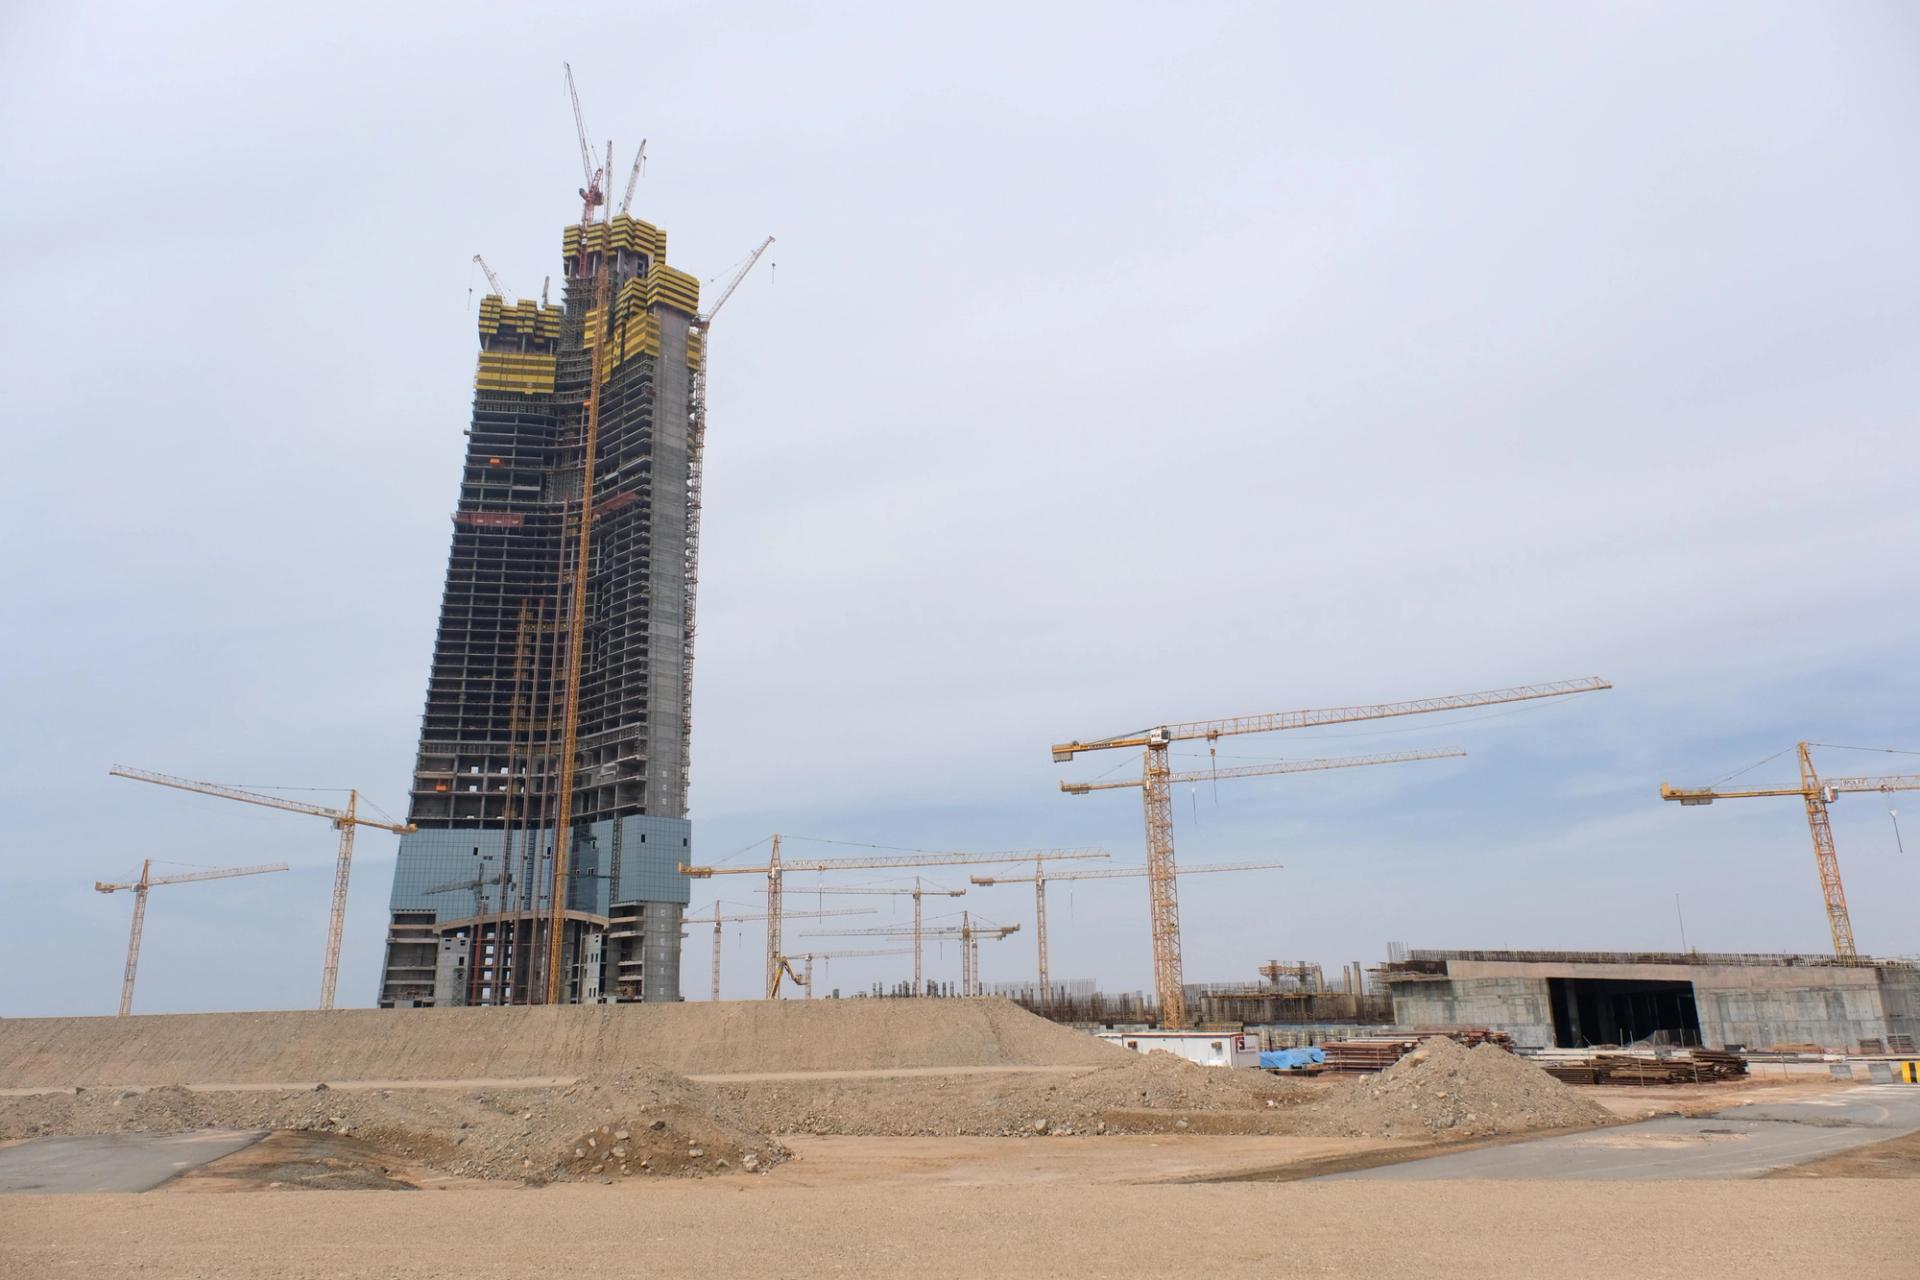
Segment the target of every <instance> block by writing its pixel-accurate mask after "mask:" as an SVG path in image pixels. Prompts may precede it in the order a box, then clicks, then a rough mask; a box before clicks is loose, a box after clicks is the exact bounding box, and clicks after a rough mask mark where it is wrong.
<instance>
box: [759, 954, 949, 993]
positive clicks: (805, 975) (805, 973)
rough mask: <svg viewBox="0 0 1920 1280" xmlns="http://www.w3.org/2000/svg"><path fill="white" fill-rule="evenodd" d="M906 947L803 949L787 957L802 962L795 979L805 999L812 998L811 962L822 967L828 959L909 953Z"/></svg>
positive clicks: (849, 958)
mask: <svg viewBox="0 0 1920 1280" xmlns="http://www.w3.org/2000/svg"><path fill="white" fill-rule="evenodd" d="M911 954H912V951H911V949H910V948H907V947H862V948H860V949H858V950H855V951H803V952H801V953H800V954H799V955H797V956H790V957H788V958H789V959H792V960H799V961H801V962H802V964H801V969H800V976H799V977H798V978H797V979H795V981H797V982H798V983H799V984H800V986H801V988H802V989H804V990H805V991H806V993H807V997H806V998H807V999H809V1000H811V999H813V962H814V961H815V960H819V961H821V962H822V967H823V968H824V967H825V962H826V961H829V960H851V959H853V958H854V957H856V956H904V955H911ZM915 994H918V993H917V992H916V993H915Z"/></svg>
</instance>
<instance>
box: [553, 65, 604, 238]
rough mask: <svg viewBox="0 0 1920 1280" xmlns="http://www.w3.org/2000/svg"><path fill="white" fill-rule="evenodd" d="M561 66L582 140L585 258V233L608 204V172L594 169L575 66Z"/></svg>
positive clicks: (582, 232) (581, 218) (574, 122)
mask: <svg viewBox="0 0 1920 1280" xmlns="http://www.w3.org/2000/svg"><path fill="white" fill-rule="evenodd" d="M560 65H561V66H563V67H565V68H566V71H567V99H568V101H570V102H572V103H573V131H574V133H575V134H577V135H578V136H579V139H580V175H581V179H582V181H583V182H584V183H585V185H584V186H582V187H581V188H580V199H581V200H582V201H584V202H585V204H586V212H585V213H583V214H582V215H581V217H580V231H581V236H582V246H581V250H580V252H581V254H582V256H584V255H585V254H586V247H585V233H586V230H587V226H588V224H590V223H591V222H592V221H593V211H594V210H595V209H596V208H598V207H599V206H601V205H603V204H605V203H606V202H607V197H606V196H605V195H604V194H603V193H602V192H601V190H600V180H601V179H602V178H603V177H605V176H606V172H607V171H606V169H604V168H601V169H595V168H594V167H593V147H592V146H591V145H590V144H589V143H588V142H587V138H588V137H589V136H590V135H589V134H588V133H587V118H586V116H585V115H584V114H583V113H582V112H581V110H580V91H579V90H578V89H577V88H575V87H574V83H573V64H572V63H571V62H563V63H561V64H560ZM609 163H611V157H609Z"/></svg>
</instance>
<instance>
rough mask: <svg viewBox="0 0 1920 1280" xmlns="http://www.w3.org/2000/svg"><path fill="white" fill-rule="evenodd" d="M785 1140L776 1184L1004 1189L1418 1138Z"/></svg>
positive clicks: (1190, 1169) (1361, 1148) (1395, 1145)
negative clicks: (789, 1153) (785, 1155)
mask: <svg viewBox="0 0 1920 1280" xmlns="http://www.w3.org/2000/svg"><path fill="white" fill-rule="evenodd" d="M787 1145H788V1146H789V1147H790V1148H792V1150H793V1159H792V1160H791V1161H789V1162H787V1163H786V1164H782V1165H780V1166H778V1167H776V1168H775V1169H774V1170H773V1172H772V1173H770V1174H768V1175H767V1178H768V1181H770V1182H772V1183H775V1184H777V1185H781V1186H794V1187H844V1186H852V1185H856V1184H876V1183H884V1184H887V1185H894V1186H908V1185H914V1186H940V1187H1009V1186H1032V1185H1039V1184H1050V1183H1080V1184H1082V1185H1087V1186H1095V1185H1099V1186H1123V1185H1137V1184H1143V1183H1155V1182H1177V1181H1183V1180H1186V1179H1190V1178H1207V1177H1235V1176H1238V1175H1242V1174H1245V1173H1248V1172H1251V1171H1254V1170H1259V1169H1266V1168H1271V1167H1272V1166H1274V1165H1280V1164H1287V1165H1292V1164H1298V1163H1302V1162H1307V1161H1314V1162H1318V1161H1322V1160H1331V1159H1342V1158H1349V1157H1353V1156H1356V1155H1361V1154H1368V1153H1373V1152H1381V1151H1399V1150H1404V1149H1406V1148H1409V1147H1412V1146H1414V1145H1415V1144H1413V1143H1410V1142H1400V1141H1385V1140H1381V1139H1367V1138H1317V1137H1269V1136H1264V1135H1262V1136H1257V1137H1254V1136H1210V1135H1199V1134H1161V1135H1154V1136H1144V1135H1134V1136H1124V1137H1105V1138H1100V1139H1097V1140H1094V1141H1090V1142H1009V1141H1007V1140H1005V1139H1003V1138H859V1137H854V1138H806V1137H795V1138H791V1139H788V1141H787Z"/></svg>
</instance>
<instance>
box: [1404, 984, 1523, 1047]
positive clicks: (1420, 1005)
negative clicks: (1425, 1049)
mask: <svg viewBox="0 0 1920 1280" xmlns="http://www.w3.org/2000/svg"><path fill="white" fill-rule="evenodd" d="M1392 990H1393V1023H1394V1025H1395V1026H1396V1027H1433V1026H1468V1027H1493V1028H1495V1029H1497V1030H1500V1031H1504V1032H1506V1033H1507V1034H1508V1035H1510V1036H1512V1037H1513V1042H1514V1043H1515V1044H1516V1045H1519V1046H1520V1047H1522V1048H1526V1049H1543V1048H1546V1047H1548V1046H1550V1045H1552V1044H1553V1005H1552V1003H1551V1001H1550V1000H1549V998H1548V995H1547V980H1546V979H1545V978H1534V977H1508V978H1491V977H1489V978H1474V979H1471V980H1468V981H1462V982H1430V981H1428V982H1396V983H1394V984H1392Z"/></svg>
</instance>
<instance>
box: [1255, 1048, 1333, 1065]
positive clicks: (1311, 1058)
mask: <svg viewBox="0 0 1920 1280" xmlns="http://www.w3.org/2000/svg"><path fill="white" fill-rule="evenodd" d="M1326 1060H1327V1055H1326V1051H1325V1050H1323V1049H1320V1048H1319V1047H1317V1046H1315V1045H1308V1046H1306V1047H1305V1048H1303V1049H1263V1050H1261V1052H1260V1065H1261V1067H1262V1068H1264V1069H1265V1070H1268V1071H1298V1070H1300V1069H1301V1068H1302V1067H1307V1066H1311V1065H1312V1064H1314V1063H1316V1062H1325V1061H1326Z"/></svg>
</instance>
